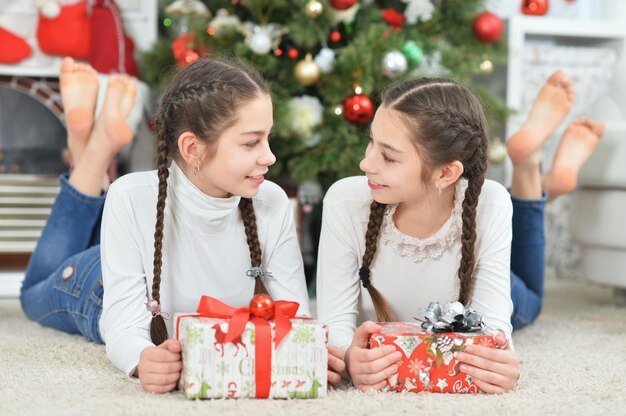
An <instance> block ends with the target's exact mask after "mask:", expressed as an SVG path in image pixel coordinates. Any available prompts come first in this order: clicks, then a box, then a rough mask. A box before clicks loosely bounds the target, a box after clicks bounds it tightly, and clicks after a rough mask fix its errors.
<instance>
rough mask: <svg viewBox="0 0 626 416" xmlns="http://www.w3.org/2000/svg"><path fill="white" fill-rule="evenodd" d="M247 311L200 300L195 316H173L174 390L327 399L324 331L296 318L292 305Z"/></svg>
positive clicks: (211, 394) (207, 394) (209, 395)
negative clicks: (178, 351)
mask: <svg viewBox="0 0 626 416" xmlns="http://www.w3.org/2000/svg"><path fill="white" fill-rule="evenodd" d="M257 296H259V295H257ZM265 296H266V295H265ZM255 298H256V297H255ZM267 298H269V297H267ZM269 302H271V300H270V301H269ZM251 305H252V303H251ZM251 309H252V310H253V312H254V313H252V312H251V310H250V309H249V308H234V307H232V306H229V305H226V304H224V303H222V302H220V301H218V300H217V299H214V298H210V297H208V296H203V297H202V299H201V301H200V305H199V307H198V312H197V313H196V314H177V315H176V316H175V324H176V337H177V339H179V340H180V342H181V345H182V361H183V370H182V374H181V378H180V382H179V387H180V388H181V390H183V391H184V392H185V394H186V396H187V397H188V398H194V399H196V398H197V399H204V398H230V397H232V398H236V397H257V398H266V397H267V398H302V399H312V398H317V397H323V396H326V391H327V368H328V349H327V330H326V327H325V326H323V325H321V324H319V323H318V322H317V321H315V320H313V319H310V318H303V317H295V313H296V311H297V310H298V304H297V303H296V302H285V301H276V302H273V307H272V310H271V311H269V312H268V311H267V310H261V311H259V310H258V309H257V310H254V307H253V308H251Z"/></svg>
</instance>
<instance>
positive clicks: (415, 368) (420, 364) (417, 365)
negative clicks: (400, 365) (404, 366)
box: [409, 358, 426, 375]
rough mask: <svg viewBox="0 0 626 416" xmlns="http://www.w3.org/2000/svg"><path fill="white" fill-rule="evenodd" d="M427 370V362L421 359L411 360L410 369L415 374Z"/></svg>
mask: <svg viewBox="0 0 626 416" xmlns="http://www.w3.org/2000/svg"><path fill="white" fill-rule="evenodd" d="M424 370H426V364H424V361H422V360H420V359H417V358H416V359H414V360H409V371H410V372H411V373H413V374H415V375H418V373H419V372H420V371H424Z"/></svg>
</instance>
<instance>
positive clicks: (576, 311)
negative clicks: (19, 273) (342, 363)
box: [0, 282, 626, 416]
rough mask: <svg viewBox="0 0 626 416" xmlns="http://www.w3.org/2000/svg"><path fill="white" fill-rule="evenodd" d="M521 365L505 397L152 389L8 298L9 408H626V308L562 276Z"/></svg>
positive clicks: (287, 411) (51, 411)
mask: <svg viewBox="0 0 626 416" xmlns="http://www.w3.org/2000/svg"><path fill="white" fill-rule="evenodd" d="M515 342H516V347H517V350H518V351H519V353H520V355H521V357H522V360H523V363H522V377H521V379H520V382H519V385H518V387H517V389H516V390H515V391H514V392H512V393H508V394H505V395H500V396H490V395H442V394H423V393H422V394H407V393H403V394H394V393H365V394H364V393H360V392H358V391H354V390H347V391H333V392H331V393H330V395H329V397H327V398H325V399H318V400H290V401H285V400H214V401H189V400H187V399H185V398H184V397H183V396H182V394H181V393H171V394H168V395H163V396H158V395H152V394H147V393H144V392H143V391H142V390H141V387H140V386H139V385H137V384H134V383H132V382H131V381H129V380H128V379H126V378H125V377H124V376H123V375H121V374H120V373H119V372H117V371H116V370H115V369H114V368H113V367H112V365H111V364H109V362H108V360H107V358H106V356H105V354H104V348H103V347H101V346H96V345H94V344H91V343H89V342H87V341H84V340H83V339H82V338H80V337H78V336H70V335H66V334H62V333H60V332H56V331H53V330H50V329H45V328H42V327H41V326H39V325H38V324H35V323H33V322H30V321H28V320H27V319H26V318H25V317H24V315H23V314H22V312H21V310H20V308H19V304H18V302H17V301H16V300H0V415H11V416H17V415H46V416H51V415H56V414H76V415H118V414H119V415H121V414H124V415H135V414H137V415H149V414H158V415H168V416H172V415H183V414H184V415H196V414H197V415H218V414H219V415H223V414H241V415H248V416H261V415H275V416H276V415H292V414H293V415H298V416H305V415H332V416H338V415H343V414H350V415H351V416H353V415H354V416H355V415H368V416H374V415H380V414H416V413H421V414H428V415H431V414H432V415H447V416H449V415H463V416H465V415H488V416H491V415H626V308H624V307H616V306H614V304H613V298H612V292H611V290H610V289H606V288H601V287H595V286H588V285H586V284H581V283H568V284H564V283H562V282H557V283H553V284H552V285H551V286H550V287H549V288H548V292H547V299H546V306H545V310H544V312H543V314H542V316H541V318H540V319H539V320H538V322H537V323H535V324H534V325H533V326H532V327H530V328H527V329H525V330H522V331H520V332H518V333H516V335H515Z"/></svg>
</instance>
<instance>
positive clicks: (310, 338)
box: [291, 326, 315, 345]
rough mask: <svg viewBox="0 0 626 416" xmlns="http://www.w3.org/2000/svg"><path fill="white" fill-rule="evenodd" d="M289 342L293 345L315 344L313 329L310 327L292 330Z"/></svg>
mask: <svg viewBox="0 0 626 416" xmlns="http://www.w3.org/2000/svg"><path fill="white" fill-rule="evenodd" d="M291 340H292V342H293V343H294V344H302V345H306V344H312V343H314V342H315V329H314V328H313V327H310V326H300V327H297V328H294V329H293V335H292V338H291Z"/></svg>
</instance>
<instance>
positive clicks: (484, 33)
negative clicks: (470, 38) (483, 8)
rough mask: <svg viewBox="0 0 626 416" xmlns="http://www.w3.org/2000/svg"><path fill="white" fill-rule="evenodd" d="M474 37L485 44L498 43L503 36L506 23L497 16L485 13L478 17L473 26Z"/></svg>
mask: <svg viewBox="0 0 626 416" xmlns="http://www.w3.org/2000/svg"><path fill="white" fill-rule="evenodd" d="M472 30H473V31H474V36H476V38H477V39H478V40H479V41H481V42H483V43H496V42H497V41H498V40H500V37H501V36H502V31H503V30H504V23H503V22H502V19H500V17H498V16H497V15H495V14H493V13H490V12H484V13H481V14H479V15H478V16H476V19H474V24H473V25H472Z"/></svg>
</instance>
